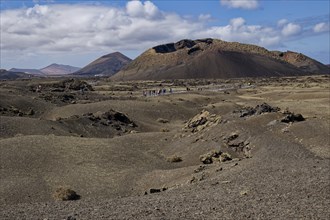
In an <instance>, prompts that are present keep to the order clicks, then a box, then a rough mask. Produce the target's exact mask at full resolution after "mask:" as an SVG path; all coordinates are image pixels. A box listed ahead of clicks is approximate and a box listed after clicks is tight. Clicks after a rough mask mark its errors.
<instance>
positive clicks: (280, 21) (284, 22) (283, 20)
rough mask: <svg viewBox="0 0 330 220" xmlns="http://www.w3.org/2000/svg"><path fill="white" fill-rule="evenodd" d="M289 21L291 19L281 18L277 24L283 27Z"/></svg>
mask: <svg viewBox="0 0 330 220" xmlns="http://www.w3.org/2000/svg"><path fill="white" fill-rule="evenodd" d="M287 23H289V21H288V20H287V19H281V20H279V21H278V22H277V26H278V27H283V26H284V25H286V24H287Z"/></svg>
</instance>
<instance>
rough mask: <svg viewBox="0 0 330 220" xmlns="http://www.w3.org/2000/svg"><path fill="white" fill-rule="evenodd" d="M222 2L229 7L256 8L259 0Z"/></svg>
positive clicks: (226, 0)
mask: <svg viewBox="0 0 330 220" xmlns="http://www.w3.org/2000/svg"><path fill="white" fill-rule="evenodd" d="M221 4H222V5H225V6H227V7H229V8H241V9H256V8H258V6H259V3H258V0H221Z"/></svg>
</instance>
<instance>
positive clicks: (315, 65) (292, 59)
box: [274, 51, 330, 74]
mask: <svg viewBox="0 0 330 220" xmlns="http://www.w3.org/2000/svg"><path fill="white" fill-rule="evenodd" d="M274 53H277V54H278V56H280V57H281V58H282V59H283V60H285V61H286V62H288V63H291V64H292V65H294V66H296V67H298V68H299V69H301V70H303V71H305V72H309V73H319V74H329V70H330V69H329V66H327V65H324V64H322V63H320V62H318V61H316V60H314V59H312V58H310V57H308V56H306V55H304V54H302V53H297V52H293V51H287V52H277V51H274Z"/></svg>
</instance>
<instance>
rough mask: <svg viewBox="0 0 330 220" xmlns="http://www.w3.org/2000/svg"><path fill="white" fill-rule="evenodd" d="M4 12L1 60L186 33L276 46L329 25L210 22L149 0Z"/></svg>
mask: <svg viewBox="0 0 330 220" xmlns="http://www.w3.org/2000/svg"><path fill="white" fill-rule="evenodd" d="M0 13H1V29H0V34H1V42H0V48H1V54H2V61H3V60H6V59H7V58H6V56H8V54H11V55H12V56H13V57H14V58H16V57H18V54H20V55H22V56H25V54H28V53H33V54H55V53H57V54H63V52H67V54H72V53H75V54H79V53H81V54H82V53H94V52H100V51H105V52H111V51H127V50H134V51H140V52H142V51H144V50H145V49H147V48H150V47H152V46H155V45H158V44H161V43H168V42H174V41H178V40H181V39H185V38H190V39H196V38H209V37H211V38H219V39H222V40H226V41H238V42H242V43H251V44H257V45H260V46H265V47H268V48H269V47H271V48H275V47H278V46H280V45H282V44H283V43H285V42H287V41H288V40H292V39H297V38H302V37H303V36H304V34H306V33H308V34H309V35H310V34H314V35H316V34H318V33H322V31H326V30H329V24H326V23H319V24H316V25H315V26H310V27H307V28H306V27H305V28H304V29H303V28H302V27H301V26H300V25H298V24H296V23H292V22H289V21H287V20H285V19H282V20H280V21H278V23H277V24H274V25H273V26H265V25H253V24H248V21H246V20H245V19H244V18H242V17H238V18H233V19H231V20H230V21H229V22H228V24H227V25H215V26H209V24H210V22H209V21H210V20H211V15H208V14H201V15H199V16H197V17H193V16H190V18H189V17H183V16H181V15H179V14H175V13H169V12H165V11H161V10H160V9H159V8H157V6H156V5H155V4H153V3H152V2H150V1H146V2H141V1H130V2H128V3H127V4H126V6H125V7H122V8H117V7H113V6H105V5H81V4H50V5H38V4H37V5H35V6H34V7H31V8H27V9H26V8H25V9H24V8H22V9H11V10H4V11H1V12H0ZM212 22H213V21H212ZM15 54H16V55H17V56H15ZM3 62H5V61H3ZM3 62H2V63H3Z"/></svg>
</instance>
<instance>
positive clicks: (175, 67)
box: [111, 38, 322, 80]
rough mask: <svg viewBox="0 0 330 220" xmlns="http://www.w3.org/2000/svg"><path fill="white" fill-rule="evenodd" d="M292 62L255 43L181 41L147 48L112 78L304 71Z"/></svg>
mask: <svg viewBox="0 0 330 220" xmlns="http://www.w3.org/2000/svg"><path fill="white" fill-rule="evenodd" d="M284 57H285V56H284ZM310 60H311V59H310ZM293 64H295V63H294V62H292V63H290V62H288V61H286V60H285V59H284V58H283V55H282V56H281V54H279V53H277V52H272V51H268V50H267V49H265V48H262V47H259V46H255V45H249V44H241V43H237V42H226V41H222V40H217V39H210V38H208V39H199V40H181V41H179V42H177V43H169V44H164V45H159V46H155V47H153V48H151V49H148V50H147V51H145V52H144V53H142V54H141V55H140V56H139V57H137V58H136V59H135V60H134V61H132V62H131V63H130V64H128V65H127V66H126V67H124V68H123V69H122V70H121V71H120V72H118V73H117V74H115V75H114V76H112V77H111V79H113V80H160V79H192V78H238V77H270V76H289V75H301V74H304V73H305V71H304V69H301V68H298V67H297V66H295V65H293ZM321 65H322V64H321Z"/></svg>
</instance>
